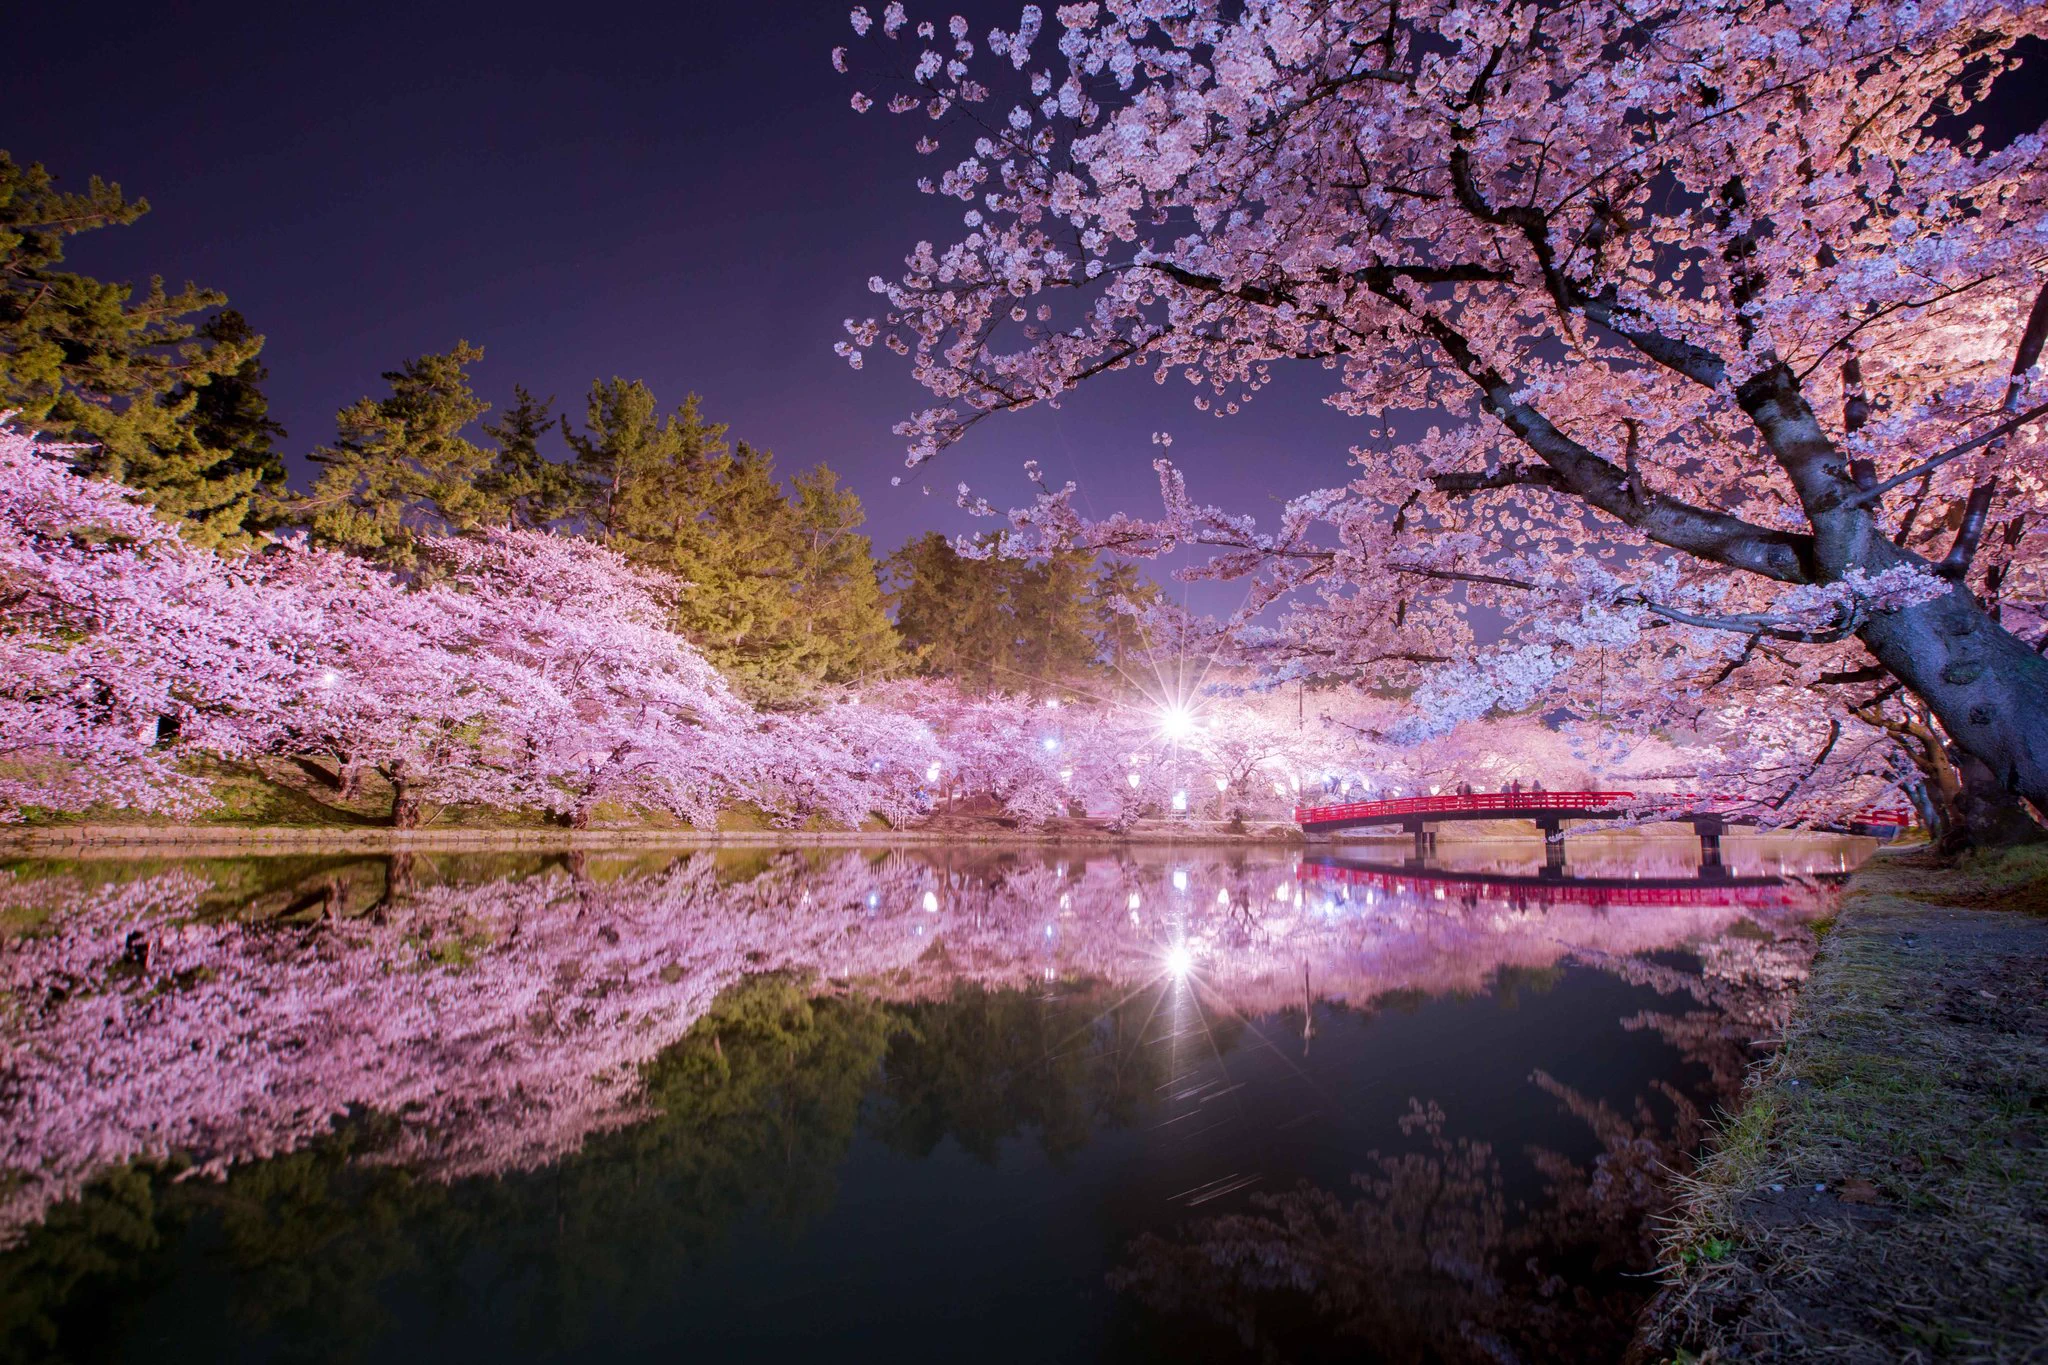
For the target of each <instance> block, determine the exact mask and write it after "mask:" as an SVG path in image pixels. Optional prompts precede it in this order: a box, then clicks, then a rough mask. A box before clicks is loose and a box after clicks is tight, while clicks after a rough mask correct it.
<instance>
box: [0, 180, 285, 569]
mask: <svg viewBox="0 0 2048 1365" xmlns="http://www.w3.org/2000/svg"><path fill="white" fill-rule="evenodd" d="M148 211H149V204H148V201H146V200H141V199H137V200H133V201H130V200H128V199H126V198H124V197H123V195H122V193H121V187H120V186H118V185H112V184H108V183H107V182H105V181H103V180H101V179H99V178H98V177H97V176H95V177H93V178H92V179H91V180H89V181H88V182H87V185H86V189H85V192H84V193H82V194H75V193H68V192H64V191H60V190H58V189H57V188H56V186H55V182H54V180H53V178H52V177H51V175H50V174H49V172H48V171H46V170H45V169H44V168H43V167H42V166H41V165H40V164H30V165H28V166H26V167H24V166H20V165H18V164H16V163H15V162H14V160H13V159H12V158H11V157H9V156H8V155H7V154H6V153H5V152H0V410H6V409H12V410H14V411H16V412H17V413H18V414H19V416H18V417H17V418H16V419H15V420H16V421H17V422H18V423H19V424H20V425H22V426H26V427H33V428H35V429H36V430H38V431H41V432H43V433H44V434H46V435H48V436H51V437H54V438H56V439H58V440H61V441H75V442H78V443H80V444H81V445H82V446H84V447H85V449H84V450H82V451H81V453H80V455H79V458H78V462H77V464H78V469H79V471H80V472H81V473H86V474H91V475H94V476H98V477H103V478H109V479H116V480H119V481H120V482H122V483H125V484H127V485H129V486H130V487H133V488H137V489H140V490H141V491H143V492H145V493H147V494H148V495H149V500H150V501H151V502H152V503H153V504H155V506H156V507H157V508H158V509H159V510H160V511H162V512H163V513H164V514H165V515H167V516H174V517H178V518H182V519H183V520H184V521H185V522H186V523H188V524H187V527H186V535H187V537H188V538H189V539H191V540H194V541H197V542H200V543H203V544H220V543H223V542H227V541H232V540H235V539H237V538H239V537H240V535H241V532H242V527H243V522H244V520H245V518H246V516H247V514H248V510H249V504H250V499H251V496H252V495H253V494H254V493H255V492H256V491H257V489H258V487H259V486H260V485H261V484H262V482H263V476H262V471H261V467H260V465H259V466H257V467H251V466H250V465H249V464H248V463H247V462H246V461H245V460H244V459H243V458H242V454H243V452H241V451H240V450H238V449H236V448H233V447H229V446H221V445H215V444H213V443H212V442H213V441H214V440H216V439H219V437H220V434H221V433H219V432H218V431H215V430H211V429H209V427H208V425H207V423H208V414H207V413H206V412H205V411H203V410H202V407H201V399H202V396H203V395H204V394H205V393H206V391H207V390H208V389H209V388H210V387H211V386H212V385H213V384H214V383H216V382H217V381H221V380H230V381H237V382H241V383H244V384H246V385H249V386H251V387H253V385H254V384H255V382H256V381H257V379H259V378H260V375H261V367H260V366H258V367H257V368H256V369H255V370H254V371H250V370H248V368H247V367H248V366H250V365H253V364H254V362H255V358H256V355H257V353H258V352H259V351H260V350H261V349H262V345H263V338H261V337H259V336H255V335H254V334H252V333H250V332H249V331H248V328H247V326H246V324H243V325H242V326H241V328H240V329H239V330H238V331H236V330H233V329H231V328H230V329H225V330H223V329H216V330H215V331H214V332H212V333H211V334H208V335H206V337H205V340H204V341H197V340H194V337H195V336H196V335H200V332H199V328H198V327H197V326H196V324H195V323H193V322H191V321H189V320H188V319H190V318H192V317H193V316H194V315H196V314H200V313H203V312H205V311H206V310H209V309H216V308H220V307H221V306H222V305H223V304H225V303H226V302H227V300H226V297H225V296H224V295H221V294H219V293H216V292H214V291H212V290H204V289H199V288H197V287H195V286H193V285H190V284H188V285H186V286H185V288H184V289H183V290H181V291H180V292H178V293H176V294H171V293H168V292H166V291H165V289H164V284H163V280H162V279H161V278H156V279H152V280H151V281H150V285H149V290H148V292H147V293H146V294H145V295H144V296H143V297H142V298H141V299H139V300H138V299H136V298H135V297H134V290H133V288H132V286H129V285H126V284H110V283H107V282H104V281H100V280H95V279H92V278H90V277H88V276H85V275H79V274H75V273H72V272H70V271H65V270H62V269H60V268H59V267H60V266H61V265H62V263H63V260H64V243H65V239H67V238H69V237H73V236H76V235H78V234H79V233H82V232H91V231H93V230H95V229H99V228H105V227H119V226H125V225H127V224H130V223H133V222H135V221H136V220H137V219H138V218H140V217H141V216H142V215H143V214H145V213H147V212H148ZM259 416H260V414H259Z"/></svg>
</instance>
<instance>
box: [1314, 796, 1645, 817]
mask: <svg viewBox="0 0 2048 1365" xmlns="http://www.w3.org/2000/svg"><path fill="white" fill-rule="evenodd" d="M1634 801H1635V793H1634V792H1474V793H1472V794H1471V795H1470V796H1401V797H1396V798H1394V799H1393V800H1391V801H1353V802H1351V803H1349V804H1347V805H1341V806H1296V807H1295V808H1294V822H1295V823H1296V824H1298V825H1304V824H1320V823H1322V822H1324V821H1327V820H1371V819H1375V818H1377V819H1398V818H1400V817H1401V816H1404V815H1447V814H1451V813H1453V812H1461V811H1502V812H1512V811H1527V810H1546V811H1547V810H1615V809H1618V808H1620V807H1623V806H1627V805H1629V804H1631V803H1633V802H1634Z"/></svg>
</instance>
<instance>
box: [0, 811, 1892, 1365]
mask: <svg viewBox="0 0 2048 1365" xmlns="http://www.w3.org/2000/svg"><path fill="white" fill-rule="evenodd" d="M1572 847H1573V850H1574V851H1573V864H1572V866H1570V867H1568V868H1567V869H1566V873H1567V875H1566V876H1564V877H1561V878H1560V877H1558V876H1557V875H1556V874H1555V873H1554V872H1553V873H1549V874H1546V873H1545V872H1544V871H1543V868H1542V861H1543V855H1542V846H1541V844H1540V843H1537V842H1535V841H1533V840H1532V841H1527V842H1526V843H1512V842H1510V843H1503V844H1498V845H1489V844H1463V845H1446V847H1445V852H1444V859H1445V861H1444V862H1443V863H1436V862H1432V863H1431V864H1429V865H1427V866H1424V865H1417V864H1408V865H1403V864H1402V863H1401V862H1400V861H1399V852H1398V850H1394V851H1390V852H1387V853H1385V854H1383V855H1380V856H1384V857H1385V858H1386V859H1388V861H1385V862H1373V861H1371V860H1372V858H1373V857H1374V856H1375V855H1374V853H1373V851H1372V850H1370V849H1364V850H1350V851H1348V852H1346V853H1344V854H1343V856H1341V857H1338V858H1335V859H1330V858H1304V857H1303V856H1301V855H1299V854H1297V853H1295V852H1294V851H1291V850H1288V851H1281V850H1249V851H1248V850H1244V849H1227V850H1218V849H1201V848H1186V849H1171V848H1139V849H1135V850H1124V851H1103V850H1092V849H1091V850H1068V851H1064V852H1063V851H1060V850H1039V849H1033V850H1029V851H1012V852H988V851H981V850H974V851H966V850H952V851H933V850H903V851H882V850H876V849H872V848H869V849H859V850H820V849H807V850H802V851H794V850H782V851H770V850H752V851H738V852H735V851H730V850H728V851H722V852H705V851H688V850H685V851H674V852H666V853H660V854H642V853H635V854H631V855H601V854H589V855H561V856H554V857H541V856H525V857H465V856H437V857H428V856H426V855H412V856H401V857H396V858H363V857H360V856H335V857H310V856H308V857H277V858H211V859H209V858H196V857H195V858H189V859H161V858H157V859H149V860H139V859H128V860H110V861H104V862H86V863H81V862H66V863H56V862H16V863H14V864H12V865H11V866H8V867H6V868H5V869H0V925H4V933H5V939H4V943H0V985H4V988H5V991H6V1000H5V1003H4V1016H0V1028H4V1034H0V1040H4V1049H5V1050H4V1054H0V1237H4V1239H5V1243H6V1249H5V1250H4V1251H0V1351H4V1352H5V1354H6V1355H7V1357H9V1358H21V1359H62V1360H80V1361H85V1360H94V1361H97V1360H123V1361H138V1362H139V1361H148V1362H163V1361H167V1360H208V1361H215V1360H219V1361H243V1360H248V1361H256V1360H309V1361H429V1360H432V1361H446V1360H449V1359H479V1358H490V1359H493V1360H496V1361H507V1362H516V1361H526V1360H533V1361H542V1360H547V1361H585V1360H587V1361H619V1360H655V1359H660V1360H664V1361H670V1360H689V1361H704V1362H710V1361H781V1360H812V1359H817V1358H821V1357H822V1358H831V1359H837V1360H889V1361H895V1362H905V1361H927V1360H928V1361H954V1360H963V1359H976V1360H982V1361H1020V1362H1021V1361H1031V1362H1048V1361H1093V1360H1103V1361H1153V1360H1169V1359H1171V1360H1183V1361H1185V1360H1204V1361H1208V1360H1215V1361H1235V1360H1244V1361H1256V1360H1298V1361H1320V1360H1336V1359H1345V1360H1385V1361H1402V1362H1406V1361H1428V1360H1448V1361H1463V1360H1528V1361H1536V1360H1575V1361H1576V1360H1601V1359H1614V1358H1618V1356H1619V1354H1620V1352H1621V1351H1622V1349H1623V1348H1624V1346H1625V1345H1626V1342H1627V1338H1628V1335H1629V1332H1630V1330H1631V1327H1632V1323H1633V1318H1634V1314H1635V1313H1636V1311H1637V1310H1638V1309H1639V1307H1640V1305H1641V1303H1642V1301H1643V1297H1644V1294H1645V1288H1646V1282H1645V1281H1644V1280H1643V1279H1642V1278H1641V1272H1643V1271H1644V1270H1645V1269H1647V1268H1648V1267H1649V1266H1650V1265H1651V1263H1652V1259H1653V1251H1654V1244H1653V1233H1654V1229H1653V1227H1652V1226H1651V1221H1650V1220H1651V1219H1652V1218H1653V1217H1654V1216H1655V1215H1656V1214H1657V1213H1658V1212H1659V1211H1661V1210H1662V1209H1663V1208H1664V1207H1665V1201H1666V1193H1665V1188H1666V1182H1665V1178H1664V1174H1665V1171H1666V1168H1667V1166H1668V1165H1669V1164H1671V1163H1677V1164H1680V1165H1682V1164H1683V1162H1684V1161H1685V1160H1686V1158H1687V1156H1688V1155H1689V1154H1690V1153H1691V1152H1692V1151H1693V1150H1695V1149H1696V1148H1697V1145H1698V1143H1699V1142H1700V1140H1701V1136H1702V1124H1703V1122H1704V1121H1705V1120H1706V1119H1709V1118H1711V1117H1712V1115H1713V1114H1714V1112H1715V1111H1716V1110H1717V1108H1718V1107H1720V1106H1722V1105H1724V1104H1725V1103H1727V1101H1728V1100H1729V1099H1730V1098H1731V1097H1732V1096H1733V1094H1734V1093H1735V1090H1736V1088H1737V1087H1738V1086H1739V1084H1740V1080H1741V1075H1742V1070H1743V1068H1744V1067H1745V1066H1746V1065H1747V1064H1748V1063H1749V1062H1750V1061H1752V1060H1753V1059H1754V1057H1755V1056H1756V1055H1757V1052H1756V1048H1755V1044H1756V1043H1757V1042H1758V1041H1759V1040H1761V1039H1767V1038H1768V1037H1769V1036H1770V1035H1772V1034H1773V1033H1774V1032H1775V1031H1776V1029H1777V1028H1778V1027H1779V1026H1780V1025H1781V1024H1782V1022H1783V1019H1784V1016H1785V1012H1786V1010H1787V1008H1788V1006H1789V1000H1790V993H1791V991H1792V989H1793V988H1794V987H1795V986H1796V984H1797V982H1798V980H1799V979H1800V978H1801V977H1802V975H1803V973H1804V970H1805V966H1806V962H1807V960H1808V957H1809V956H1810V953H1811V947H1812V936H1811V934H1810V933H1809V932H1808V931H1807V929H1806V927H1805V926H1806V922H1807V920H1808V919H1809V918H1810V917H1811V916H1812V915H1813V914H1814V913H1815V912H1816V909H1817V907H1818V906H1819V905H1821V904H1822V902H1823V901H1824V898H1825V879H1826V876H1827V875H1828V874H1835V873H1838V872H1839V871H1840V870H1841V869H1842V868H1844V867H1846V866H1849V865H1852V864H1853V862H1854V861H1855V860H1856V858H1857V857H1859V856H1861V854H1862V853H1863V852H1864V851H1865V850H1866V849H1867V845H1866V844H1862V843H1861V842H1860V841H1827V840H1818V839H1814V840H1806V841H1794V840H1785V839H1753V840H1743V839H1739V838H1732V837H1731V838H1730V839H1729V841H1728V851H1727V866H1726V867H1725V868H1722V869H1718V870H1717V869H1708V875H1707V876H1705V877H1701V876H1699V875H1698V872H1699V869H1698V868H1697V866H1696V864H1697V858H1696V855H1695V854H1694V853H1693V846H1692V845H1690V844H1686V843H1677V842H1671V843H1659V842H1654V841H1645V842H1630V841H1623V840H1615V841H1610V842H1605V843H1603V842H1600V841H1597V840H1590V839H1589V840H1584V841H1575V842H1574V844H1573V845H1572ZM1810 874H1811V875H1810ZM1816 876H1818V877H1819V880H1818V881H1816Z"/></svg>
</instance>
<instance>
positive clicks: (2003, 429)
mask: <svg viewBox="0 0 2048 1365" xmlns="http://www.w3.org/2000/svg"><path fill="white" fill-rule="evenodd" d="M2044 416H2048V403H2042V404H2039V405H2037V406H2035V407H2031V408H2028V409H2027V410H2026V411H2025V412H2023V413H2021V414H2020V415H2019V416H2017V417H2013V418H2010V419H2008V420H2007V421H2003V422H2000V423H1999V424H1998V425H1997V426H1995V427H1993V428H1991V430H1989V431H1987V432H1985V433H1984V434H1983V435H1981V436H1973V437H1971V438H1970V439H1969V440H1967V441H1965V442H1963V443H1962V444H1961V445H1957V446H1950V447H1949V448H1948V449H1947V450H1944V451H1942V452H1941V454H1939V455H1933V456H1929V457H1928V458H1927V459H1924V460H1922V461H1921V462H1920V463H1919V464H1916V465H1914V466H1913V467H1912V468H1911V469H1908V470H1906V471H1905V472H1904V473H1901V474H1894V475H1893V476H1892V477H1891V478H1889V479H1886V480H1885V481H1884V482H1883V483H1881V484H1878V485H1877V486H1876V487H1875V488H1870V489H1865V490H1861V491H1859V492H1857V493H1854V494H1852V495H1851V496H1849V497H1846V498H1843V499H1842V500H1841V501H1840V502H1839V503H1837V504H1835V506H1838V507H1868V506H1870V505H1871V504H1872V503H1874V502H1876V501H1877V500H1878V499H1880V498H1882V497H1883V496H1884V495H1885V494H1887V493H1889V492H1891V491H1892V490H1893V489H1894V488H1897V487H1898V486H1899V485H1900V484H1902V483H1911V482H1912V481H1913V480H1914V479H1917V478H1919V477H1920V476H1921V475H1922V474H1927V473H1932V472H1933V471H1934V470H1936V469H1939V468H1941V466H1943V465H1945V464H1947V463H1948V462H1949V461H1950V460H1953V459H1955V458H1957V457H1958V456H1962V455H1967V454H1969V453H1970V452H1971V451H1973V450H1976V449H1978V448H1979V447H1981V446H1987V445H1990V444H1991V443H1992V442H1993V441H1995V440H1997V439H1998V438H1999V437H2001V436H2006V435H2009V434H2011V433H2012V432H2014V431H2017V430H2018V429H2019V428H2021V427H2023V426H2025V425H2026V424H2027V423H2029V422H2031V421H2033V420H2035V419H2036V418H2039V417H2044ZM1814 510H1815V511H1817V512H1825V511H1829V510H1831V509H1830V508H1825V507H1817V508H1815V509H1814Z"/></svg>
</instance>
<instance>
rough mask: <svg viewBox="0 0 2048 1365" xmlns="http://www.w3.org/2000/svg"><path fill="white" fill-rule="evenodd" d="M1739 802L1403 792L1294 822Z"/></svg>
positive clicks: (1860, 818)
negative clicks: (1432, 794) (1381, 799)
mask: <svg viewBox="0 0 2048 1365" xmlns="http://www.w3.org/2000/svg"><path fill="white" fill-rule="evenodd" d="M1741 804H1743V802H1742V798H1740V797H1733V796H1716V795H1699V794H1696V793H1694V794H1688V793H1685V792H1645V793H1643V794H1642V795H1640V796H1638V795H1637V794H1636V793H1635V792H1620V791H1615V792H1602V791H1587V792H1552V791H1541V792H1526V791H1525V792H1473V793H1472V794H1471V795H1470V796H1459V795H1448V796H1402V797H1395V798H1393V799H1392V800H1387V801H1353V802H1349V803H1347V804H1343V805H1334V806H1296V807H1295V808H1294V823H1296V824H1297V825H1319V824H1328V823H1330V822H1332V821H1340V820H1341V821H1373V820H1399V819H1403V818H1407V817H1411V816H1417V815H1453V814H1473V813H1487V812H1495V811H1498V812H1499V813H1501V814H1502V815H1514V814H1516V813H1518V812H1525V811H1544V812H1546V813H1548V812H1555V811H1619V810H1659V811H1668V812H1678V813H1685V814H1701V815H1710V814H1714V813H1716V812H1718V811H1723V810H1726V809H1728V808H1729V807H1731V806H1739V805H1741ZM1854 822H1855V823H1857V824H1864V825H1890V826H1893V827H1895V828H1898V829H1905V828H1906V827H1907V826H1909V825H1911V824H1912V823H1913V812H1912V810H1911V809H1910V808H1908V807H1904V806H1884V807H1877V806H1873V807H1870V808H1869V809H1866V810H1862V811H1859V812H1857V814H1856V816H1855V817H1854Z"/></svg>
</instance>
